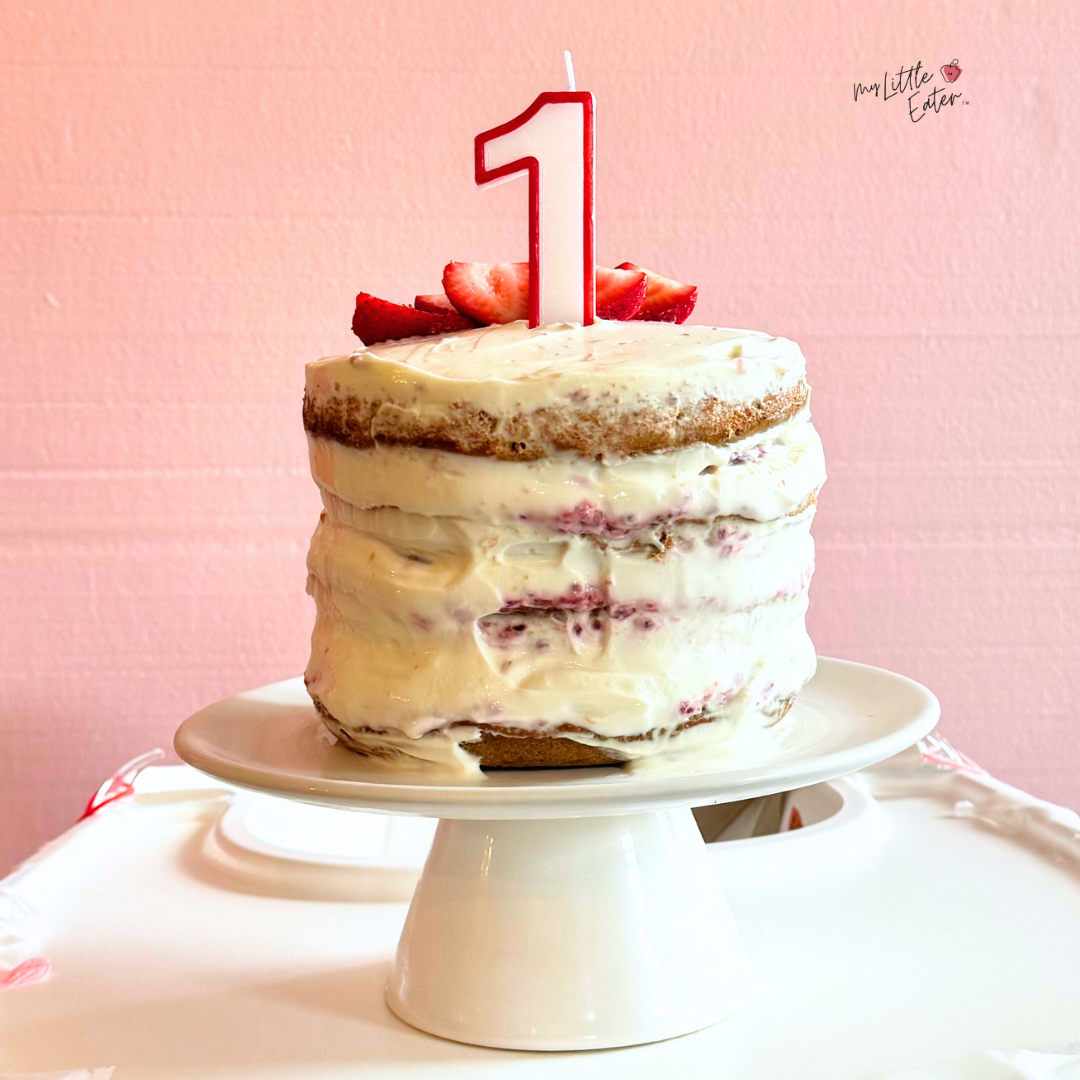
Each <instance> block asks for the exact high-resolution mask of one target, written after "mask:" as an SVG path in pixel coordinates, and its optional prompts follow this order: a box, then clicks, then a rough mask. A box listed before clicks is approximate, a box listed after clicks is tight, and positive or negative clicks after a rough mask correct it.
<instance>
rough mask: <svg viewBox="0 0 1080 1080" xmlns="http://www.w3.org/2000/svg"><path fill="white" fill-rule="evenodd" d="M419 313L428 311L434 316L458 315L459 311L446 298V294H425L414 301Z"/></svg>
mask: <svg viewBox="0 0 1080 1080" xmlns="http://www.w3.org/2000/svg"><path fill="white" fill-rule="evenodd" d="M413 307H414V308H416V310H417V311H427V312H429V313H430V314H432V315H458V314H460V313H459V311H458V309H457V308H456V307H454V305H453V304H451V303H450V301H449V300H448V299H447V298H446V293H441V292H436V293H424V294H422V295H421V296H418V297H417V298H416V299H415V300H414V301H413Z"/></svg>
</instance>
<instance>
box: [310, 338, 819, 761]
mask: <svg viewBox="0 0 1080 1080" xmlns="http://www.w3.org/2000/svg"><path fill="white" fill-rule="evenodd" d="M804 373H805V372H804V362H803V359H802V355H801V353H800V352H799V350H798V348H797V347H796V346H794V345H793V344H792V343H791V342H786V341H783V340H782V339H777V338H769V337H767V336H766V335H762V334H753V333H748V332H746V331H732V330H717V329H714V328H709V327H675V326H670V325H666V324H649V323H600V324H598V325H597V326H595V327H590V328H582V327H570V326H567V327H547V328H543V329H541V330H537V331H530V330H528V329H527V328H526V327H525V326H524V324H511V325H510V326H503V327H494V328H490V329H485V330H477V331H472V332H470V333H467V334H461V335H453V336H448V337H444V338H441V339H423V340H415V341H408V342H398V343H392V344H388V345H379V346H375V347H373V348H371V349H367V350H363V351H361V352H359V353H357V354H355V355H354V356H352V357H342V358H337V359H334V360H325V361H319V362H318V363H316V364H310V365H308V394H309V396H310V397H312V398H314V399H315V400H316V401H318V400H320V399H323V400H325V399H328V398H330V397H342V396H349V395H353V396H357V397H360V398H366V399H369V400H381V401H383V402H389V403H390V407H391V408H396V409H405V410H410V411H412V412H414V413H417V414H431V415H434V414H436V413H438V412H440V411H445V410H446V409H447V408H449V407H450V406H451V405H453V404H455V403H461V402H469V403H470V404H472V405H473V406H475V407H478V408H482V409H485V410H488V411H491V412H493V413H503V414H509V413H515V412H520V411H528V410H529V409H534V408H539V407H541V406H545V405H552V404H558V403H559V402H567V403H573V404H575V405H580V404H581V403H583V402H585V401H588V402H591V403H593V404H597V403H611V404H613V405H617V406H619V407H620V408H625V407H627V406H631V407H632V406H636V405H639V404H644V403H648V402H654V403H655V402H665V403H669V404H670V403H671V401H672V400H673V399H674V400H677V401H678V402H680V403H681V402H684V401H689V400H692V399H693V398H701V397H703V396H716V397H720V398H722V399H724V400H725V401H730V402H744V403H745V402H752V401H756V400H758V399H760V398H761V397H763V396H764V395H766V394H768V393H773V392H776V391H778V390H783V389H785V388H788V387H790V386H793V385H795V384H797V383H798V382H799V381H801V380H802V378H803V377H804ZM309 446H310V451H311V465H312V474H313V476H314V478H315V480H316V482H317V483H318V485H319V486H320V488H321V490H322V493H323V502H324V506H325V512H324V514H323V517H322V520H321V522H320V524H319V526H318V528H317V530H316V532H315V535H314V537H313V539H312V543H311V549H310V553H309V558H308V568H309V579H308V588H309V591H310V592H311V594H312V595H313V596H314V598H315V601H316V609H317V618H316V624H315V629H314V632H313V635H312V654H311V662H310V663H309V666H308V670H307V680H308V685H309V687H310V689H311V691H312V693H314V694H315V695H316V696H317V697H318V698H319V700H320V701H321V702H322V703H323V705H324V706H325V707H326V708H327V710H329V712H330V713H331V714H332V715H333V716H334V717H335V718H336V719H337V721H338V723H339V725H340V728H341V730H342V732H343V734H345V735H347V736H349V737H350V738H351V739H352V740H353V741H354V742H357V743H360V744H361V745H370V746H372V747H374V748H381V749H383V750H385V749H386V748H388V747H392V748H394V749H396V750H397V751H399V752H400V753H401V754H402V755H404V756H405V757H406V758H412V759H414V760H418V761H422V762H426V763H427V764H428V765H429V766H434V767H439V768H443V769H450V770H451V771H454V772H457V773H459V774H460V773H469V772H471V773H473V774H477V773H478V766H477V764H476V759H475V758H474V757H472V755H470V754H468V753H467V752H466V751H465V750H464V749H463V748H462V745H461V744H462V743H463V742H467V741H469V740H472V739H474V738H476V737H477V734H478V731H477V728H476V727H475V726H474V725H476V724H502V725H505V726H507V727H510V728H517V729H526V730H530V731H534V732H538V733H540V732H549V733H553V732H554V729H556V728H558V727H559V726H560V725H563V724H569V725H575V726H580V727H582V728H587V729H588V730H587V731H582V732H569V733H560V734H562V735H564V737H570V738H573V739H575V740H577V741H580V742H584V743H600V744H602V745H606V746H609V747H612V748H614V749H617V750H619V751H620V752H621V753H623V754H625V755H627V756H628V757H630V758H632V759H634V760H636V761H643V760H645V759H650V760H651V759H665V758H666V757H667V756H668V755H669V754H671V753H676V754H678V755H682V754H684V753H695V754H697V753H702V752H704V751H705V749H706V748H707V747H714V748H715V747H721V748H722V747H723V746H725V745H727V743H728V742H729V741H730V740H733V739H736V736H737V735H738V733H739V732H742V733H743V734H746V733H747V732H750V731H757V732H761V731H762V730H763V729H764V728H766V727H767V726H768V725H770V724H771V723H772V722H773V720H774V718H775V714H776V708H777V703H778V702H779V701H782V700H785V699H787V698H789V697H791V696H792V695H794V694H795V693H796V692H797V691H798V690H799V689H800V688H801V686H802V685H803V683H804V682H805V681H806V680H807V679H808V678H809V677H810V675H811V674H812V673H813V671H814V667H815V663H816V661H815V656H814V650H813V647H812V645H811V644H810V640H809V638H808V637H807V634H806V630H805V625H804V616H805V611H806V604H807V590H808V587H809V582H810V576H811V573H812V571H813V541H812V540H811V538H810V534H809V529H810V523H811V520H812V519H813V514H814V509H813V505H812V504H813V496H814V495H815V493H816V492H817V490H818V488H820V486H821V484H822V483H823V481H824V479H825V468H824V458H823V454H822V449H821V443H820V441H819V439H818V437H817V433H816V432H815V431H814V429H813V427H812V425H811V424H810V417H809V412H808V410H804V411H803V412H802V413H800V414H799V415H797V416H796V417H794V418H792V419H791V420H789V421H787V422H785V423H783V424H780V425H777V426H776V427H774V428H772V429H770V430H768V431H765V432H762V433H759V434H757V435H754V436H752V437H750V438H747V439H744V440H742V441H740V442H737V443H731V444H728V445H726V446H712V445H708V444H699V445H693V446H688V447H684V448H681V449H678V450H673V451H669V452H665V453H655V454H642V455H638V456H635V457H629V458H619V457H612V458H605V459H604V460H594V459H591V458H588V459H586V458H583V457H581V456H579V455H576V454H571V453H564V454H555V455H552V456H550V457H548V458H544V459H542V460H539V461H534V462H518V461H500V460H496V459H493V458H486V457H479V456H475V457H474V456H466V455H461V454H454V453H448V452H442V451H435V450H429V449H423V448H417V447H412V446H387V445H382V444H380V445H377V446H375V447H373V448H371V449H366V450H358V449H356V448H353V447H348V446H345V445H343V444H341V443H338V442H335V441H333V440H329V439H324V438H317V437H310V438H309ZM703 714H705V715H708V716H709V717H711V718H712V719H711V722H709V723H704V724H698V725H696V726H693V727H689V728H686V729H685V730H683V731H682V732H680V733H679V734H677V735H674V734H673V733H674V731H675V729H677V728H678V726H679V725H680V724H681V723H685V722H686V721H687V720H689V719H692V718H694V717H698V716H701V715H703ZM453 725H459V726H453ZM364 729H376V730H377V731H378V732H379V734H378V735H374V736H373V735H371V734H368V733H366V732H365V730H364ZM658 732H663V733H662V734H658ZM646 733H651V734H650V736H649V737H648V738H642V737H641V736H644V735H645V734H646ZM740 737H741V736H740ZM605 740H616V741H607V742H605Z"/></svg>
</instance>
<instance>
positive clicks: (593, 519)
mask: <svg viewBox="0 0 1080 1080" xmlns="http://www.w3.org/2000/svg"><path fill="white" fill-rule="evenodd" d="M309 440H310V446H311V470H312V475H313V476H314V478H315V482H316V483H317V484H318V485H319V486H320V487H321V488H322V489H323V490H324V491H326V492H329V493H331V494H333V495H336V496H337V497H339V498H340V499H342V500H344V501H345V502H348V503H351V504H352V505H354V506H360V507H371V506H397V507H399V508H400V509H402V510H409V511H412V512H414V513H418V514H428V515H433V516H438V517H462V518H469V519H472V520H476V521H484V522H489V523H493V524H508V523H511V522H514V523H516V522H519V521H521V520H523V519H524V520H529V521H534V522H536V523H538V524H543V523H545V522H547V523H549V524H550V527H551V528H552V529H553V530H556V531H559V530H561V531H564V532H570V531H573V530H581V529H584V530H592V531H594V532H596V533H597V534H598V535H601V536H605V537H607V538H618V536H619V535H620V534H621V535H626V534H627V533H628V532H631V531H633V530H634V529H636V528H640V527H641V526H643V525H646V524H648V523H651V522H654V521H657V520H669V521H670V520H678V519H686V518H701V519H705V520H708V519H712V518H714V517H729V516H739V517H744V518H750V519H752V520H754V521H771V520H772V519H773V518H777V517H783V516H784V515H785V514H789V513H791V511H792V510H795V509H796V508H797V507H799V506H801V505H802V504H803V503H804V502H805V501H806V499H807V498H808V497H809V496H810V495H811V494H813V493H814V492H815V491H817V490H818V488H820V487H821V485H822V483H824V480H825V457H824V454H823V453H822V449H821V440H820V439H819V438H818V435H817V432H816V431H815V430H814V428H813V426H812V425H811V424H810V420H809V413H808V412H806V411H804V412H802V413H800V414H799V415H798V416H796V417H794V418H793V419H792V420H790V421H788V422H787V423H784V424H780V425H777V426H776V427H774V428H771V429H769V430H768V431H764V432H761V433H759V434H757V435H753V436H751V437H750V438H748V439H744V440H742V441H741V442H737V443H728V444H727V445H726V446H712V445H709V444H707V443H699V444H696V445H694V446H687V447H683V448H681V449H679V450H673V451H668V452H665V453H658V454H640V455H638V456H636V457H631V458H622V459H614V460H610V459H609V460H605V461H595V460H592V459H586V458H582V457H579V456H578V455H576V454H558V455H554V456H552V457H547V458H542V459H541V460H539V461H498V460H496V459H495V458H486V457H468V456H466V455H464V454H453V453H444V452H442V451H437V450H426V449H422V448H418V447H412V446H376V447H373V448H371V449H369V450H357V449H355V448H353V447H349V446H345V445H343V444H342V443H339V442H335V441H333V440H331V439H321V438H315V437H313V436H309ZM600 519H603V520H602V521H601V520H600Z"/></svg>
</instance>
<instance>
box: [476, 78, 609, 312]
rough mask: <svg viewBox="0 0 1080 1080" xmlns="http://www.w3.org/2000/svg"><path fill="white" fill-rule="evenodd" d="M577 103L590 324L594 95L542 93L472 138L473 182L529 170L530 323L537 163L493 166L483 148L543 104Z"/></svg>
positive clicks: (536, 283)
mask: <svg viewBox="0 0 1080 1080" xmlns="http://www.w3.org/2000/svg"><path fill="white" fill-rule="evenodd" d="M549 104H551V105H565V104H579V105H581V106H582V107H583V110H584V124H583V125H582V127H583V133H584V139H583V145H582V154H583V157H584V166H585V168H584V175H585V190H584V192H583V195H584V207H583V209H584V215H583V221H582V238H583V242H584V243H583V246H584V250H583V251H582V260H583V266H584V271H585V291H584V296H583V297H582V323H583V324H584V325H585V326H591V325H592V324H593V323H594V322H595V321H596V248H595V241H594V227H595V226H594V219H595V211H594V206H593V176H594V173H595V161H594V157H593V148H594V143H593V109H594V104H593V96H592V94H591V93H590V92H589V91H588V90H559V91H548V92H545V93H543V94H541V95H540V96H539V97H538V98H537V99H536V100H535V101H534V102H533V103H532V104H531V105H530V106H529V107H528V108H527V109H526V110H525V111H524V112H523V113H520V114H519V115H518V116H515V117H514V119H513V120H507V122H506V123H505V124H500V125H499V126H498V127H493V128H489V129H488V130H487V131H482V132H480V134H479V135H477V136H476V140H475V164H476V183H477V184H478V185H480V186H483V185H484V184H490V183H491V182H492V181H494V180H501V179H503V178H504V177H509V176H514V175H516V174H517V173H520V172H527V173H528V174H529V326H530V327H537V326H539V325H540V163H539V161H537V160H536V158H535V157H533V156H532V155H531V154H530V155H529V156H527V157H521V158H518V159H517V160H516V161H510V162H507V163H506V164H505V165H500V166H499V167H498V168H495V169H488V168H487V167H486V165H485V164H484V148H485V147H486V146H487V144H488V142H490V141H491V140H492V139H497V138H499V137H500V136H502V135H506V134H507V133H508V132H511V131H516V130H517V129H518V128H519V127H522V126H523V125H524V124H527V123H528V122H529V121H530V120H531V119H532V118H533V117H534V116H535V115H536V114H537V113H538V112H539V111H540V110H541V109H542V108H543V107H544V106H545V105H549Z"/></svg>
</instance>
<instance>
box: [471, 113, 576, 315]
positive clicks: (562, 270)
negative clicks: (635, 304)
mask: <svg viewBox="0 0 1080 1080" xmlns="http://www.w3.org/2000/svg"><path fill="white" fill-rule="evenodd" d="M546 96H548V95H541V97H540V98H538V99H537V103H536V104H534V106H533V109H535V111H533V110H532V109H530V110H528V111H526V112H525V113H523V114H522V117H524V118H525V119H524V120H522V117H519V118H518V120H516V121H511V123H510V124H509V125H504V126H503V128H496V129H494V131H492V132H488V133H485V134H484V135H482V136H480V138H479V140H478V148H479V152H478V160H477V164H478V169H477V179H478V181H479V182H481V183H483V184H484V185H485V186H486V185H488V184H492V183H502V182H504V181H506V180H510V179H513V177H514V176H518V175H521V173H522V172H528V171H530V170H531V169H532V168H533V166H532V161H535V163H536V164H535V167H534V168H535V180H534V181H533V182H532V183H531V184H530V196H531V198H532V204H533V205H532V206H530V222H531V226H532V228H531V231H533V232H534V233H535V235H534V236H533V237H531V242H532V243H533V245H534V248H535V252H534V254H535V255H536V256H537V258H536V259H535V260H531V261H532V262H533V266H534V272H535V280H534V281H533V282H532V288H534V289H536V290H537V295H538V297H539V311H538V319H537V321H538V323H539V324H541V325H543V324H548V323H558V322H573V323H585V324H588V323H591V322H592V321H593V308H594V304H593V293H592V289H591V288H587V284H588V283H589V282H588V278H589V277H591V275H592V274H593V273H594V272H595V271H594V259H593V251H592V246H593V235H592V234H593V229H592V219H593V206H592V167H593V162H592V132H591V130H590V128H591V109H589V108H587V106H586V104H585V103H584V102H582V101H562V102H558V101H544V100H543V99H544V97H546ZM552 96H554V95H552ZM582 96H585V95H582ZM590 104H591V102H590ZM537 105H538V106H539V107H537ZM530 113H531V115H530ZM587 113H588V114H589V115H587ZM519 121H520V122H519ZM515 125H516V126H515ZM515 164H518V165H519V166H520V168H518V169H515V170H514V171H513V172H508V173H504V174H503V175H499V176H496V177H493V178H486V177H482V176H481V173H482V172H494V171H497V170H500V169H507V168H509V167H511V166H513V165H515ZM534 189H535V190H534ZM534 218H535V220H533V219H534ZM530 321H531V320H530Z"/></svg>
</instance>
